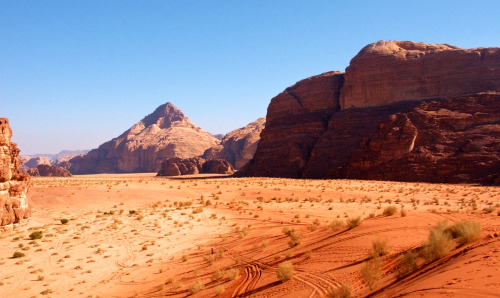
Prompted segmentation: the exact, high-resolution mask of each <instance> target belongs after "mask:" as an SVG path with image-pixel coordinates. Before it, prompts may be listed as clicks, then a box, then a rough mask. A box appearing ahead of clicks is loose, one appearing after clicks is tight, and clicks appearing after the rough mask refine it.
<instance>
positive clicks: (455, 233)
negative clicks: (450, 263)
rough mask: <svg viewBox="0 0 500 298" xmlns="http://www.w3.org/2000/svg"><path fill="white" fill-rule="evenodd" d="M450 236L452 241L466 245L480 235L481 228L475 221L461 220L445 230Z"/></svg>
mask: <svg viewBox="0 0 500 298" xmlns="http://www.w3.org/2000/svg"><path fill="white" fill-rule="evenodd" d="M445 231H446V232H448V233H450V234H451V237H452V238H453V239H457V240H458V244H461V245H462V244H466V243H469V242H471V241H472V240H474V239H475V238H476V237H477V236H479V235H480V234H481V226H480V225H479V223H478V222H477V221H472V220H463V221H459V222H457V223H454V224H453V225H451V226H449V227H447V228H446V230H445Z"/></svg>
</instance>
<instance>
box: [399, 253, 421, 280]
mask: <svg viewBox="0 0 500 298" xmlns="http://www.w3.org/2000/svg"><path fill="white" fill-rule="evenodd" d="M415 269H417V259H416V257H415V254H414V253H413V251H411V250H409V251H408V252H406V253H405V254H403V255H400V256H399V257H398V275H399V277H402V276H404V275H406V274H408V273H410V272H412V271H413V270H415Z"/></svg>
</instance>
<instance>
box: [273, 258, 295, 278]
mask: <svg viewBox="0 0 500 298" xmlns="http://www.w3.org/2000/svg"><path fill="white" fill-rule="evenodd" d="M277 274H278V278H279V280H281V281H282V282H285V281H288V280H290V279H292V278H293V276H294V275H295V270H294V269H293V264H292V262H290V261H285V262H283V263H280V264H279V265H278V270H277Z"/></svg>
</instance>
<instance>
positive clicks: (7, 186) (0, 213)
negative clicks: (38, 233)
mask: <svg viewBox="0 0 500 298" xmlns="http://www.w3.org/2000/svg"><path fill="white" fill-rule="evenodd" d="M11 137H12V130H11V128H10V125H9V120H8V119H6V118H0V204H1V205H0V206H1V209H0V229H2V230H10V229H12V228H14V226H15V225H17V224H22V223H25V222H26V220H27V219H28V218H29V216H30V215H31V210H30V207H29V205H28V200H27V197H26V193H27V191H28V183H29V176H28V175H27V174H25V173H23V172H22V171H21V170H20V166H21V160H20V159H19V149H18V148H17V145H16V143H12V142H11V141H10V139H11Z"/></svg>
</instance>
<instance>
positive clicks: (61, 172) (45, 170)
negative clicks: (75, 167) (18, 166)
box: [27, 164, 72, 177]
mask: <svg viewBox="0 0 500 298" xmlns="http://www.w3.org/2000/svg"><path fill="white" fill-rule="evenodd" d="M27 173H28V175H30V176H32V177H37V176H41V177H71V176H72V175H71V173H70V172H69V171H68V170H67V169H65V168H63V167H59V166H55V165H47V164H41V165H38V166H36V167H34V168H30V169H29V170H28V172H27Z"/></svg>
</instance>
